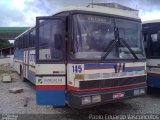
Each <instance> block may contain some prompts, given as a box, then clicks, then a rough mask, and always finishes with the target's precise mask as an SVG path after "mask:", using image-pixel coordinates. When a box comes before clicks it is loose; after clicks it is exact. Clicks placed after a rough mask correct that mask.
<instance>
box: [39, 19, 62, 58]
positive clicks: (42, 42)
mask: <svg viewBox="0 0 160 120" xmlns="http://www.w3.org/2000/svg"><path fill="white" fill-rule="evenodd" d="M40 23H41V25H40V27H39V59H40V60H62V59H63V57H64V55H63V51H62V49H63V47H62V46H63V42H62V41H64V36H65V30H64V26H63V22H62V21H60V20H45V21H44V22H43V23H42V22H40Z"/></svg>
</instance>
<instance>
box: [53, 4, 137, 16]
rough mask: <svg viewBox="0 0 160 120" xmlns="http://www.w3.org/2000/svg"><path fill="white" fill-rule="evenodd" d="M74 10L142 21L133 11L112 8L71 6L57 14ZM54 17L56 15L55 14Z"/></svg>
mask: <svg viewBox="0 0 160 120" xmlns="http://www.w3.org/2000/svg"><path fill="white" fill-rule="evenodd" d="M74 10H80V11H90V12H97V13H105V14H110V15H118V16H122V17H129V18H134V19H140V18H139V16H138V15H136V14H134V13H133V11H131V10H123V9H116V8H111V7H102V6H101V7H96V6H94V7H93V8H92V7H85V6H82V7H77V6H71V7H65V8H64V9H62V10H60V11H57V12H56V13H55V14H58V13H61V12H64V11H74ZM53 15H54V14H53Z"/></svg>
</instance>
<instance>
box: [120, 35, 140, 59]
mask: <svg viewBox="0 0 160 120" xmlns="http://www.w3.org/2000/svg"><path fill="white" fill-rule="evenodd" d="M120 42H121V44H123V45H124V46H126V47H127V48H128V50H129V51H130V52H131V54H132V55H133V57H134V58H135V59H136V60H138V57H137V55H136V54H135V53H134V52H133V50H132V49H131V48H130V46H129V45H128V44H127V42H126V41H125V40H123V38H120Z"/></svg>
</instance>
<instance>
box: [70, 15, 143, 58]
mask: <svg viewBox="0 0 160 120" xmlns="http://www.w3.org/2000/svg"><path fill="white" fill-rule="evenodd" d="M73 21H74V22H73V24H74V25H73V26H74V27H73V40H74V41H73V45H72V46H73V49H72V50H73V51H72V53H71V57H72V58H73V59H88V60H102V59H103V57H104V54H106V52H107V47H109V46H110V44H111V43H112V42H113V41H116V39H118V38H119V39H123V41H126V43H127V44H128V46H129V47H130V48H131V49H132V51H133V52H134V54H136V56H137V57H138V58H144V50H143V47H142V46H143V45H142V41H141V23H140V22H134V21H131V20H123V19H116V18H113V17H105V16H98V15H87V14H75V15H73ZM115 28H118V31H117V32H118V33H119V35H118V36H117V34H115ZM104 59H135V58H134V56H133V53H131V51H129V50H128V48H127V47H126V46H123V45H118V42H117V43H116V45H115V46H113V48H112V50H110V52H109V53H108V55H107V56H106V57H104ZM104 59H103V60H104Z"/></svg>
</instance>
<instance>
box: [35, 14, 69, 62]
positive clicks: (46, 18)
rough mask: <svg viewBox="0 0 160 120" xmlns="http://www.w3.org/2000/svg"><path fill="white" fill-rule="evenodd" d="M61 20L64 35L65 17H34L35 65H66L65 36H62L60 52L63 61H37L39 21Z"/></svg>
mask: <svg viewBox="0 0 160 120" xmlns="http://www.w3.org/2000/svg"><path fill="white" fill-rule="evenodd" d="M55 19H56V20H61V21H62V22H63V24H64V33H66V24H67V23H66V21H65V20H66V17H62V16H58V17H57V16H56V17H55V16H49V17H46V16H40V17H36V27H35V30H36V42H35V46H36V63H37V64H51V63H54V64H56V63H57V64H60V63H66V53H67V52H66V42H65V34H64V36H63V38H64V40H63V44H62V52H63V55H64V56H63V59H61V60H53V59H52V60H40V59H39V21H40V20H44V21H45V20H55Z"/></svg>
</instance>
